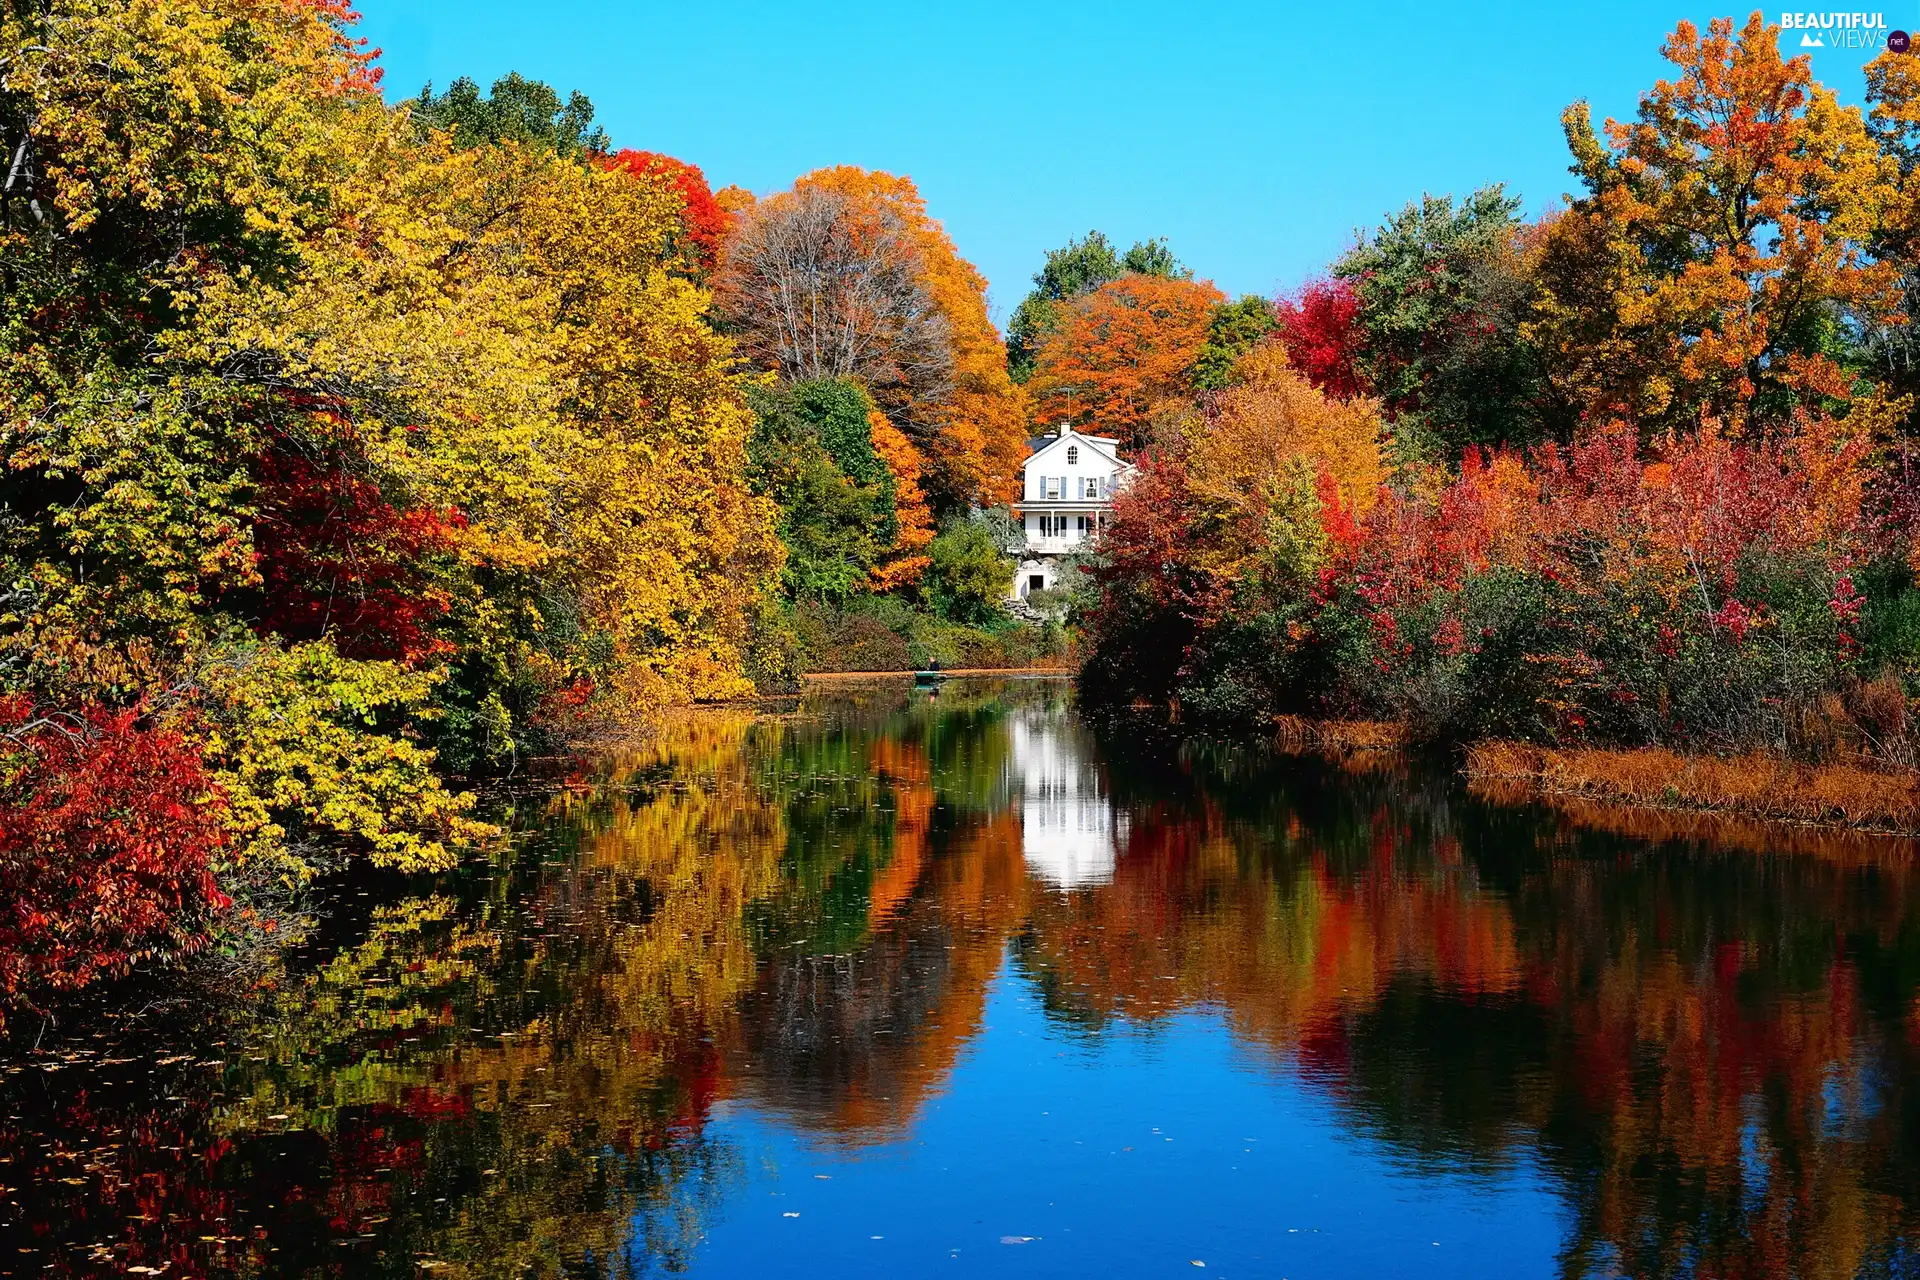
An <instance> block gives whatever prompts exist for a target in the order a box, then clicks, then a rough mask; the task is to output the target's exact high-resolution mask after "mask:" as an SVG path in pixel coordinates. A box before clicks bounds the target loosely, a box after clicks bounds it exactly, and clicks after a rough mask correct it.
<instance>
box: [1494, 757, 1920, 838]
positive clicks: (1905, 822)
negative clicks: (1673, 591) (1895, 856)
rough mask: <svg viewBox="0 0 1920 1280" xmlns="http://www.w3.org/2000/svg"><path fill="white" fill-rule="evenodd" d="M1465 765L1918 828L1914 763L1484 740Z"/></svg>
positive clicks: (1770, 811) (1633, 801)
mask: <svg viewBox="0 0 1920 1280" xmlns="http://www.w3.org/2000/svg"><path fill="white" fill-rule="evenodd" d="M1461 772H1462V773H1464V774H1465V775H1466V777H1467V778H1468V779H1469V781H1471V782H1475V783H1496V782H1517V783H1522V784H1525V785H1526V787H1527V789H1528V790H1531V791H1534V792H1539V793H1550V794H1554V795H1569V796H1576V797H1579V798H1581V799H1586V800H1599V801H1605V802H1609V803H1613V804H1624V805H1631V806H1635V807H1640V808H1655V809H1684V810H1689V811H1697V812H1707V813H1729V814H1734V815H1739V816H1744V817H1753V818H1765V819H1768V820H1771V821H1776V822H1790V823H1802V824H1806V825H1810V826H1821V827H1836V828H1845V829H1850V830H1855V831H1862V832H1875V831H1884V832H1887V833H1889V834H1894V835H1904V836H1912V835H1920V772H1915V771H1914V770H1911V769H1906V770H1898V769H1891V768H1886V767H1869V766H1863V765H1861V764H1851V763H1828V764H1806V763H1800V762H1796V761H1793V760H1788V759H1785V758H1783V757H1780V756H1771V755H1764V754H1760V753H1757V752H1756V753H1750V754H1747V755H1743V756H1739V757H1735V758H1731V759H1726V758H1721V757H1718V756H1702V755H1681V754H1679V753H1677V752H1673V751H1669V750H1666V749H1664V748H1661V747H1638V748H1631V749H1623V750H1602V749H1595V748H1584V749H1571V750H1569V749H1560V748H1552V747H1541V746H1535V745H1532V744H1529V743H1521V742H1480V743H1474V744H1472V745H1470V746H1469V747H1467V749H1466V758H1465V762H1464V764H1463V765H1462V768H1461ZM1488 793H1489V794H1493V793H1494V792H1493V791H1492V790H1491V789H1489V792H1488Z"/></svg>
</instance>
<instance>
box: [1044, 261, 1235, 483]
mask: <svg viewBox="0 0 1920 1280" xmlns="http://www.w3.org/2000/svg"><path fill="white" fill-rule="evenodd" d="M1224 301H1225V298H1224V296H1223V295H1222V294H1221V293H1220V291H1219V290H1218V289H1216V288H1214V287H1213V286H1212V285H1211V284H1208V283H1206V282H1204V281H1193V280H1181V279H1173V278H1167V277H1162V276H1146V275H1126V276H1122V277H1121V278H1119V279H1117V280H1114V281H1111V282H1109V283H1107V284H1105V285H1102V286H1101V287H1100V288H1098V289H1095V290H1094V291H1093V292H1091V293H1089V294H1086V295H1084V296H1082V297H1080V298H1078V299H1075V300H1074V301H1072V302H1070V303H1068V304H1067V305H1066V306H1065V307H1063V308H1062V310H1061V316H1060V320H1059V323H1058V324H1057V326H1056V327H1055V328H1054V329H1053V330H1052V331H1051V332H1049V334H1048V335H1047V337H1046V339H1045V341H1044V343H1043V344H1042V346H1041V348H1040V355H1039V361H1038V363H1037V364H1036V366H1035V369H1034V376H1033V380H1032V382H1031V383H1030V384H1029V385H1030V389H1031V392H1032V394H1033V397H1034V406H1035V418H1036V420H1037V421H1039V422H1041V423H1043V424H1046V425H1050V426H1051V425H1058V424H1063V423H1071V424H1073V425H1076V426H1083V427H1085V428H1087V429H1088V430H1092V431H1097V432H1101V433H1103V434H1111V435H1115V436H1117V437H1119V438H1120V440H1121V441H1122V442H1123V446H1124V447H1126V448H1138V447H1140V445H1142V444H1143V443H1144V442H1145V440H1146V435H1147V424H1148V421H1149V419H1150V418H1151V416H1152V415H1153V413H1154V412H1155V410H1157V409H1159V408H1161V407H1162V406H1164V405H1167V404H1169V403H1171V402H1175V401H1178V400H1180V399H1181V398H1183V397H1184V396H1185V395H1187V394H1188V391H1189V386H1190V383H1189V376H1190V375H1189V371H1190V370H1191V369H1192V368H1193V364H1194V361H1195V359H1196V358H1197V357H1198V356H1199V355H1200V353H1201V350H1202V348H1203V347H1204V346H1205V345H1206V341H1207V330H1208V325H1209V323H1210V322H1211V320H1212V318H1213V312H1214V308H1215V307H1217V306H1219V305H1220V304H1221V303H1223V302H1224Z"/></svg>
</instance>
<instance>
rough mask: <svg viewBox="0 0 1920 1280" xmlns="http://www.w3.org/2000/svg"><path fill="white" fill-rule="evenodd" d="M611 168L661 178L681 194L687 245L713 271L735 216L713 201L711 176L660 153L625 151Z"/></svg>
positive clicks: (703, 267)
mask: <svg viewBox="0 0 1920 1280" xmlns="http://www.w3.org/2000/svg"><path fill="white" fill-rule="evenodd" d="M607 167H608V168H610V169H622V170H625V171H626V172H628V173H631V174H633V175H635V176H636V177H649V176H651V177H661V178H666V179H667V180H668V181H670V182H672V183H673V185H674V187H675V188H677V189H678V190H679V192H680V200H681V203H682V205H683V206H684V208H683V210H682V212H681V215H680V220H681V222H682V223H683V224H684V225H685V227H686V229H687V243H688V245H689V246H690V247H691V249H692V251H693V256H694V259H695V260H696V262H697V264H698V266H699V268H700V270H701V271H711V270H713V268H714V264H715V263H716V262H717V261H718V260H719V255H720V241H721V239H722V237H724V236H725V235H726V234H727V226H728V224H729V223H730V222H731V217H732V216H731V215H730V214H728V212H727V211H726V210H725V209H722V208H721V207H720V205H719V202H718V201H716V200H715V199H714V198H713V188H711V187H709V186H708V185H707V175H706V174H704V173H702V172H701V171H700V167H699V166H698V165H692V164H688V163H687V162H686V161H684V160H676V159H674V158H673V157H672V156H663V155H661V154H660V153H658V152H656V151H634V150H632V149H627V150H623V151H620V152H617V153H615V154H614V155H611V156H608V157H607Z"/></svg>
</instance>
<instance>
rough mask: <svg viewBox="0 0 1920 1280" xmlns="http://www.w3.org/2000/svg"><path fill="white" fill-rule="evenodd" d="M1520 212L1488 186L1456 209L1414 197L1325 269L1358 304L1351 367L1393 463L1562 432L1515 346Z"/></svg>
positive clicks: (1527, 284) (1521, 310)
mask: <svg viewBox="0 0 1920 1280" xmlns="http://www.w3.org/2000/svg"><path fill="white" fill-rule="evenodd" d="M1519 209H1520V201H1519V200H1518V199H1516V198H1515V197H1512V196H1509V195H1508V194H1507V193H1506V191H1505V190H1504V189H1503V188H1502V187H1501V185H1500V184H1498V183H1495V184H1493V185H1492V186H1487V187H1482V188H1481V189H1480V190H1478V191H1475V192H1474V193H1473V194H1472V195H1470V196H1468V197H1467V198H1466V199H1465V200H1463V201H1461V202H1459V203H1458V204H1457V205H1456V204H1455V203H1454V201H1453V199H1452V197H1450V196H1424V197H1422V198H1421V199H1420V200H1418V201H1416V202H1414V203H1411V204H1409V205H1407V207H1406V208H1404V209H1402V210H1401V211H1400V212H1399V213H1397V214H1394V215H1393V216H1391V217H1389V218H1388V219H1387V220H1386V222H1385V223H1384V224H1382V225H1381V226H1380V227H1379V228H1378V229H1377V230H1376V231H1374V233H1373V234H1372V235H1370V236H1368V237H1367V238H1366V239H1364V240H1363V241H1361V242H1360V243H1359V244H1357V245H1355V246H1354V247H1353V248H1352V249H1350V250H1348V251H1347V253H1346V254H1345V255H1344V256H1342V257H1341V258H1340V260H1339V261H1338V262H1336V263H1335V264H1334V268H1333V273H1334V275H1335V276H1338V277H1340V278H1343V279H1346V280H1349V281H1351V282H1352V286H1353V290H1354V294H1355V297H1356V298H1357V299H1358V302H1359V314H1358V316H1357V317H1356V322H1357V325H1358V327H1359V329H1360V331H1361V335H1362V340H1361V350H1360V356H1359V361H1358V363H1359V364H1360V366H1361V369H1362V372H1364V373H1365V374H1366V376H1367V378H1368V379H1369V381H1370V383H1371V385H1372V386H1373V387H1374V388H1375V390H1376V391H1377V392H1378V394H1379V395H1380V398H1381V399H1382V401H1384V403H1385V405H1386V408H1387V412H1388V414H1389V416H1390V417H1391V418H1392V419H1393V422H1394V427H1395V443H1396V446H1397V448H1398V451H1399V454H1400V460H1401V461H1403V462H1405V461H1409V460H1414V459H1419V458H1432V457H1436V456H1442V455H1447V454H1453V453H1457V452H1458V451H1459V450H1460V448H1462V447H1463V446H1466V445H1470V444H1501V443H1511V444H1525V443H1530V442H1533V441H1535V440H1538V439H1540V438H1541V437H1542V436H1544V435H1547V434H1550V433H1552V432H1553V431H1554V430H1555V429H1556V428H1557V427H1558V426H1560V425H1561V423H1560V420H1559V417H1558V415H1556V414H1555V413H1553V412H1552V411H1551V410H1550V409H1549V408H1548V406H1547V404H1546V401H1545V399H1544V396H1545V390H1544V383H1543V381H1542V379H1541V377H1540V374H1539V368H1538V361H1537V360H1536V359H1535V358H1534V355H1533V352H1532V349H1531V347H1530V346H1529V344H1527V343H1526V342H1525V341H1523V340H1522V338H1521V336H1520V329H1521V326H1522V324H1523V323H1524V322H1525V321H1526V320H1527V319H1528V318H1529V314H1530V310H1529V309H1530V307H1531V302H1532V284H1531V281H1530V280H1529V278H1528V274H1527V271H1526V268H1525V264H1524V262H1523V261H1522V256H1521V253H1520V250H1519V245H1518V238H1519V234H1520V231H1521V223H1520V219H1519V216H1518V215H1519Z"/></svg>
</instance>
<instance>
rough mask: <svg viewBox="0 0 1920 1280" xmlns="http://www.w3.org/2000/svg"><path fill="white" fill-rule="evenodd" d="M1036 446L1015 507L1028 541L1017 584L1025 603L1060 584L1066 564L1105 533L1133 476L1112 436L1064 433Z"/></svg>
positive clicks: (1063, 430)
mask: <svg viewBox="0 0 1920 1280" xmlns="http://www.w3.org/2000/svg"><path fill="white" fill-rule="evenodd" d="M1030 443H1031V445H1032V450H1033V451H1032V452H1031V453H1029V454H1028V455H1027V462H1026V466H1025V467H1024V468H1023V469H1022V471H1021V473H1020V474H1021V482H1020V500H1019V501H1018V502H1016V503H1015V504H1014V507H1013V510H1014V514H1015V515H1016V516H1017V517H1019V520H1020V524H1021V527H1022V529H1024V530H1025V532H1026V537H1027V546H1026V552H1025V554H1023V555H1022V556H1021V558H1020V568H1019V571H1018V572H1017V573H1015V574H1014V578H1013V595H1014V596H1015V597H1016V598H1018V599H1022V600H1024V599H1026V597H1027V596H1028V594H1030V593H1031V592H1034V591H1039V590H1043V589H1051V588H1052V587H1053V586H1054V585H1055V584H1056V583H1058V582H1059V580H1060V562H1061V561H1062V560H1063V559H1065V558H1066V557H1067V556H1069V555H1072V554H1073V553H1074V552H1076V551H1081V550H1084V549H1085V547H1086V544H1087V543H1088V542H1089V541H1091V540H1092V539H1093V537H1094V536H1095V535H1096V534H1097V533H1098V532H1099V531H1100V530H1101V529H1102V528H1104V527H1105V525H1106V523H1107V519H1108V517H1109V516H1110V515H1111V514H1112V512H1113V495H1114V494H1115V493H1116V492H1117V491H1118V490H1119V488H1120V486H1121V485H1123V484H1125V483H1126V479H1127V475H1128V474H1129V473H1130V472H1131V471H1132V470H1133V467H1132V466H1131V465H1129V464H1128V463H1126V462H1123V461H1121V458H1120V444H1119V441H1117V440H1115V439H1113V438H1112V437H1111V436H1095V435H1087V434H1084V433H1082V432H1079V431H1076V430H1074V429H1073V428H1071V427H1062V428H1061V429H1060V432H1059V434H1057V435H1051V436H1041V437H1039V438H1038V439H1035V440H1033V441H1031V442H1030Z"/></svg>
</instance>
